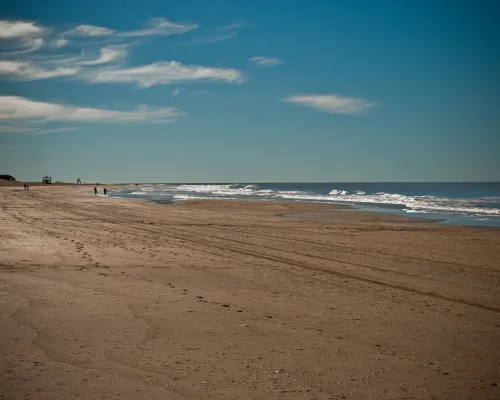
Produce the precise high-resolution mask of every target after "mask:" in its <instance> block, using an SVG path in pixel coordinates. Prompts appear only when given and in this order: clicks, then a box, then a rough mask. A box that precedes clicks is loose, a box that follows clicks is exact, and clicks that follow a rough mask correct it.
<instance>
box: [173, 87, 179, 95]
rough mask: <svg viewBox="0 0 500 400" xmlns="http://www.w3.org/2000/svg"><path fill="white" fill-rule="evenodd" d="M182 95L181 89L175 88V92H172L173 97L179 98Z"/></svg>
mask: <svg viewBox="0 0 500 400" xmlns="http://www.w3.org/2000/svg"><path fill="white" fill-rule="evenodd" d="M180 94H181V88H178V87H177V88H175V89H174V91H173V92H172V96H178V95H180Z"/></svg>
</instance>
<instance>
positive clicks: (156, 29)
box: [118, 18, 198, 37]
mask: <svg viewBox="0 0 500 400" xmlns="http://www.w3.org/2000/svg"><path fill="white" fill-rule="evenodd" d="M197 27H198V25H196V24H184V23H178V22H171V21H169V20H167V19H163V18H153V19H151V20H150V21H149V22H148V24H147V27H146V28H144V29H139V30H135V31H124V32H120V33H119V34H118V35H119V36H123V37H139V36H168V35H177V34H180V33H186V32H189V31H192V30H193V29H196V28H197Z"/></svg>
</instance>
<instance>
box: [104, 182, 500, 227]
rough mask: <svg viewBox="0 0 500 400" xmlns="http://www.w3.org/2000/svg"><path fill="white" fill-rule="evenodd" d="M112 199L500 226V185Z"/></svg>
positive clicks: (185, 191) (223, 187) (309, 188)
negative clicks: (354, 212)
mask: <svg viewBox="0 0 500 400" xmlns="http://www.w3.org/2000/svg"><path fill="white" fill-rule="evenodd" d="M110 195H111V196H116V197H122V198H141V199H147V200H150V201H153V202H157V203H165V204H172V203H178V202H182V201H186V200H204V199H209V200H212V199H213V200H217V199H222V200H251V201H262V200H265V201H286V202H312V203H327V204H346V205H349V206H352V207H355V208H357V209H359V210H361V211H369V212H376V213H383V214H390V215H397V216H402V215H404V216H408V217H418V218H428V219H432V220H435V221H436V222H437V223H440V224H452V225H473V226H494V227H500V182H488V183H435V182H434V183H395V182H391V183H324V182H321V183H226V184H220V183H214V184H207V183H203V184H167V183H142V184H127V185H121V186H120V187H119V189H115V190H112V191H110Z"/></svg>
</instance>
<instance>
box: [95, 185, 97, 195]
mask: <svg viewBox="0 0 500 400" xmlns="http://www.w3.org/2000/svg"><path fill="white" fill-rule="evenodd" d="M94 194H97V187H96V186H94Z"/></svg>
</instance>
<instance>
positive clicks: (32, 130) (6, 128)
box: [0, 125, 78, 135]
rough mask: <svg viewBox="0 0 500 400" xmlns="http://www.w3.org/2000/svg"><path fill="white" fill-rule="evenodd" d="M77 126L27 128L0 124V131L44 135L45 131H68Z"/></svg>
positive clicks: (73, 129)
mask: <svg viewBox="0 0 500 400" xmlns="http://www.w3.org/2000/svg"><path fill="white" fill-rule="evenodd" d="M77 129H78V128H77V127H75V126H69V127H67V128H49V129H40V128H28V127H15V126H10V125H0V132H8V133H24V134H29V135H45V134H47V133H56V132H69V131H75V130H77Z"/></svg>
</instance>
